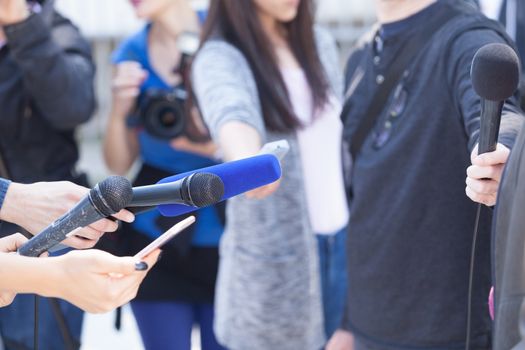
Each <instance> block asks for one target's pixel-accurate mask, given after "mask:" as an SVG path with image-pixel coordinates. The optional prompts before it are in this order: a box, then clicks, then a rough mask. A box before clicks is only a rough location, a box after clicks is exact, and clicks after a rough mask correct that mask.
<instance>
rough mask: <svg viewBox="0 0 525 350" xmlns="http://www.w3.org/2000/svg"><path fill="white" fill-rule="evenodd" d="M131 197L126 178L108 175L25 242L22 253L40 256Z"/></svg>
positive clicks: (107, 214) (104, 216)
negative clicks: (66, 210) (75, 203)
mask: <svg viewBox="0 0 525 350" xmlns="http://www.w3.org/2000/svg"><path fill="white" fill-rule="evenodd" d="M131 197H132V190H131V184H130V182H129V181H128V180H127V179H126V178H124V177H121V176H112V177H109V178H107V179H106V180H104V181H102V182H101V183H99V184H97V185H96V186H95V187H94V188H93V189H91V191H89V194H88V195H87V196H85V197H84V198H83V199H82V200H81V201H80V202H79V203H78V204H77V205H76V206H75V207H73V208H72V209H71V210H69V211H68V212H67V213H66V214H64V215H63V216H62V217H60V218H59V219H57V220H56V221H55V222H53V223H52V224H51V225H50V226H48V227H47V228H46V229H45V230H44V231H42V232H41V233H40V234H38V235H37V236H35V237H33V238H32V239H31V240H29V242H27V243H26V244H25V245H23V246H22V247H21V248H20V249H19V254H20V255H25V256H39V255H40V254H41V253H43V252H45V251H47V250H48V249H50V248H52V247H54V246H55V245H57V244H59V243H60V242H62V241H63V240H65V239H66V238H67V237H68V236H69V235H71V234H74V232H75V230H76V229H79V228H83V227H86V226H89V225H91V224H93V223H95V222H97V221H99V220H101V219H103V218H107V217H109V216H111V215H113V214H115V213H117V212H119V211H120V210H121V209H123V208H125V207H126V206H127V205H128V204H129V202H130V201H131Z"/></svg>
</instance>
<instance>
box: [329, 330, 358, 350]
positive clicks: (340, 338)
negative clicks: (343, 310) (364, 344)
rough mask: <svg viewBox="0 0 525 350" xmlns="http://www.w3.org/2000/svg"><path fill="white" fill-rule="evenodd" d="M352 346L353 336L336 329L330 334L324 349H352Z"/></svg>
mask: <svg viewBox="0 0 525 350" xmlns="http://www.w3.org/2000/svg"><path fill="white" fill-rule="evenodd" d="M353 348H354V336H353V335H352V333H350V332H348V331H345V330H342V329H338V330H336V331H335V333H334V334H333V335H332V337H331V338H330V340H329V341H328V344H326V348H325V349H326V350H353Z"/></svg>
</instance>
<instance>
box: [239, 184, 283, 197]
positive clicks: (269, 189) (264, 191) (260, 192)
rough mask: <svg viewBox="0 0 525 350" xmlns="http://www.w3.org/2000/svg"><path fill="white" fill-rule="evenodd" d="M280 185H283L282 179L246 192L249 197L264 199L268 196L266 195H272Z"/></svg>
mask: <svg viewBox="0 0 525 350" xmlns="http://www.w3.org/2000/svg"><path fill="white" fill-rule="evenodd" d="M280 185H281V180H277V181H275V182H272V183H271V184H269V185H266V186H262V187H259V188H256V189H254V190H251V191H249V192H246V197H247V198H252V199H263V198H266V197H268V196H270V195H272V194H273V193H274V192H275V191H277V189H278V188H279V186H280Z"/></svg>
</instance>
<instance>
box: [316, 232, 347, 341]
mask: <svg viewBox="0 0 525 350" xmlns="http://www.w3.org/2000/svg"><path fill="white" fill-rule="evenodd" d="M346 231H347V228H346V227H345V228H344V229H342V230H340V231H339V232H337V233H336V234H332V235H322V234H317V235H316V236H317V244H318V248H319V269H320V272H321V291H322V298H323V316H324V328H325V333H326V338H327V339H330V337H331V336H332V334H333V333H334V332H335V331H336V330H337V328H339V326H340V324H341V320H342V317H343V311H344V307H345V301H346V290H347V287H348V276H347V273H346V271H347V267H346V235H347V232H346Z"/></svg>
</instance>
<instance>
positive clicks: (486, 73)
mask: <svg viewBox="0 0 525 350" xmlns="http://www.w3.org/2000/svg"><path fill="white" fill-rule="evenodd" d="M470 76H471V80H472V87H473V88H474V91H476V93H477V94H478V95H479V96H480V97H481V123H480V129H479V145H478V154H483V153H487V152H493V151H495V150H496V144H497V142H498V134H499V127H500V122H501V113H502V111H503V104H504V103H505V100H506V99H507V98H509V97H511V96H512V95H513V94H514V92H515V91H516V89H517V88H518V84H519V79H520V78H519V77H520V61H519V58H518V55H517V54H516V52H514V50H513V49H512V48H511V47H510V46H508V45H505V44H499V43H498V44H488V45H485V46H483V47H482V48H480V49H479V50H478V51H477V52H476V54H475V55H474V58H473V60H472V67H471V69H470ZM477 207H478V209H477V214H476V221H475V225H474V234H473V236H472V248H471V252H470V268H469V270H470V271H469V283H468V303H467V325H466V329H467V331H466V339H465V349H466V350H469V349H470V341H471V339H470V333H471V322H472V291H473V287H474V266H475V260H476V243H477V237H478V227H479V219H480V213H481V204H478V206H477Z"/></svg>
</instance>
